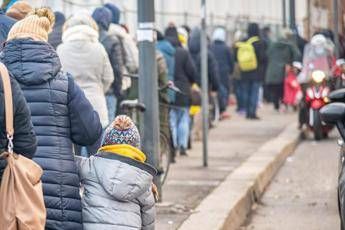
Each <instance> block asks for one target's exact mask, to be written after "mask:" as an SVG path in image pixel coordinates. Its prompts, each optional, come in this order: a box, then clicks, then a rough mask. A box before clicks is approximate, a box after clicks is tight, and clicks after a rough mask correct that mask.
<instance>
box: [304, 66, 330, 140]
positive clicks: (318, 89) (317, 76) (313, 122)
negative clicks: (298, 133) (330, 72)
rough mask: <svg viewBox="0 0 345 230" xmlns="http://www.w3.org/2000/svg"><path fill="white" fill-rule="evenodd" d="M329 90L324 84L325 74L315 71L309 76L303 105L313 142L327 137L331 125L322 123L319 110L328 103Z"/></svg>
mask: <svg viewBox="0 0 345 230" xmlns="http://www.w3.org/2000/svg"><path fill="white" fill-rule="evenodd" d="M329 93H330V88H329V87H328V86H327V84H326V74H325V73H324V72H323V71H320V70H315V71H313V72H312V74H311V83H310V86H309V87H308V88H307V89H306V91H305V94H306V95H305V104H306V106H307V110H306V111H308V112H307V113H308V114H305V116H308V119H306V120H307V121H308V124H307V126H308V128H309V129H310V130H311V131H312V132H313V133H314V139H315V140H321V139H322V138H325V137H327V136H328V133H329V131H330V130H331V129H332V126H331V125H327V124H324V123H322V121H321V118H320V109H321V108H322V107H323V106H324V105H326V104H327V103H328V95H329Z"/></svg>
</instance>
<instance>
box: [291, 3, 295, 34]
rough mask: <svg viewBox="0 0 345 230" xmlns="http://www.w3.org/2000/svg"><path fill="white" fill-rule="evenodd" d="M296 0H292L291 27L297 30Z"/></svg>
mask: <svg viewBox="0 0 345 230" xmlns="http://www.w3.org/2000/svg"><path fill="white" fill-rule="evenodd" d="M295 10H296V9H295V0H290V29H291V30H293V31H295V30H296V11H295Z"/></svg>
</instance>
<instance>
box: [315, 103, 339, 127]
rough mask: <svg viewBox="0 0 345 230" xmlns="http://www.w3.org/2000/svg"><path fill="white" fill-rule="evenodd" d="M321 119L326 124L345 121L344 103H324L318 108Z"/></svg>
mask: <svg viewBox="0 0 345 230" xmlns="http://www.w3.org/2000/svg"><path fill="white" fill-rule="evenodd" d="M320 115H321V120H322V121H323V122H325V123H327V124H336V123H337V122H338V121H345V103H340V102H334V103H331V104H328V105H325V106H324V107H322V108H321V110H320Z"/></svg>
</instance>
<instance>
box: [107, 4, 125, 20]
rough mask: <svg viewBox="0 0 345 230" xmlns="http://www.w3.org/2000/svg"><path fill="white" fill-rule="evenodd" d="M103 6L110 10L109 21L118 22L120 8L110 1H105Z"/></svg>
mask: <svg viewBox="0 0 345 230" xmlns="http://www.w3.org/2000/svg"><path fill="white" fill-rule="evenodd" d="M104 7H106V8H108V9H109V10H110V11H111V14H112V18H111V22H112V23H114V24H119V23H120V15H121V11H120V9H119V8H118V7H117V6H115V5H114V4H112V3H107V4H105V5H104Z"/></svg>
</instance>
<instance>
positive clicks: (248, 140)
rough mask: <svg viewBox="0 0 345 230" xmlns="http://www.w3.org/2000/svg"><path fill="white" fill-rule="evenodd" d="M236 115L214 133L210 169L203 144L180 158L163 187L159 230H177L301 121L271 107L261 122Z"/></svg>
mask: <svg viewBox="0 0 345 230" xmlns="http://www.w3.org/2000/svg"><path fill="white" fill-rule="evenodd" d="M232 114H233V117H232V119H231V120H227V121H223V122H221V123H220V124H219V125H218V127H217V128H215V129H213V130H212V131H211V132H210V135H209V167H208V168H203V167H202V145H201V143H194V144H193V149H192V150H190V151H189V152H188V153H189V157H178V158H177V163H176V164H174V165H172V167H171V168H170V172H169V175H168V179H167V182H166V184H165V185H164V187H163V201H164V202H163V203H162V204H159V205H158V216H157V225H156V228H157V229H167V230H169V229H177V228H178V227H179V226H180V225H181V224H182V223H183V221H184V220H185V219H186V218H188V217H189V215H190V214H192V213H193V209H194V208H195V207H196V206H197V205H198V204H199V203H200V202H201V201H202V200H203V199H204V198H205V197H206V196H207V195H208V194H209V193H210V192H211V191H212V190H213V189H214V188H215V187H217V185H219V184H220V183H221V182H222V181H223V180H224V178H225V177H226V176H227V175H229V174H230V173H231V172H232V171H233V170H234V169H236V168H237V167H238V166H239V165H241V163H242V162H244V161H245V160H246V159H247V158H248V157H249V156H251V154H253V153H254V152H255V151H256V150H257V149H258V148H259V147H260V146H261V145H263V144H264V143H265V142H267V141H268V140H270V139H271V138H274V137H276V136H277V135H278V134H279V133H280V132H281V131H282V130H283V129H284V128H285V127H286V126H287V125H288V124H290V123H291V122H294V121H296V119H297V115H296V114H293V113H287V114H278V113H276V112H274V111H273V109H272V108H271V106H265V107H263V108H262V109H261V110H260V111H259V115H260V116H261V118H262V120H261V121H248V120H246V119H244V118H242V117H239V116H237V115H235V114H234V113H232Z"/></svg>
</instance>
